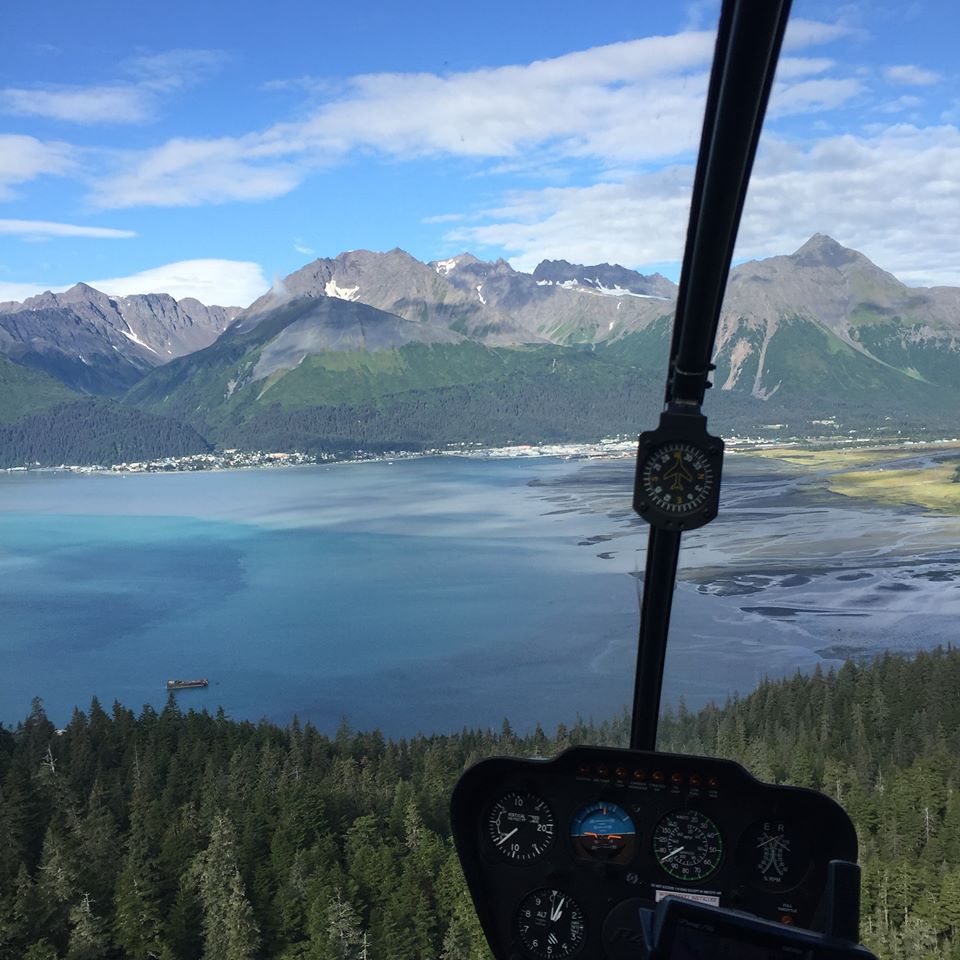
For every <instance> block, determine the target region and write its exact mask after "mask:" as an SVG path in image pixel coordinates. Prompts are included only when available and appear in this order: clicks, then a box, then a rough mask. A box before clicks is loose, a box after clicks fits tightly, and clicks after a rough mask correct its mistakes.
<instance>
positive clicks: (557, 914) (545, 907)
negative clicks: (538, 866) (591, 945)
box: [516, 888, 587, 960]
mask: <svg viewBox="0 0 960 960" xmlns="http://www.w3.org/2000/svg"><path fill="white" fill-rule="evenodd" d="M516 925H517V934H518V935H519V937H520V942H521V943H522V944H523V945H524V947H526V949H527V951H528V952H529V953H530V954H531V955H532V956H534V957H544V958H546V960H557V958H563V957H572V956H573V955H574V954H576V953H579V952H580V949H581V948H582V947H583V944H584V941H585V939H586V936H587V931H586V927H585V926H584V924H583V913H582V911H581V910H580V907H579V905H578V904H577V902H576V901H575V900H572V899H571V898H570V897H568V896H567V895H566V894H565V893H561V891H559V890H552V889H549V888H547V889H543V890H534V892H533V893H531V894H529V895H528V896H526V897H524V899H523V902H522V903H521V904H520V906H519V908H518V909H517V924H516Z"/></svg>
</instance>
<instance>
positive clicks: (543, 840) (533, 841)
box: [487, 791, 556, 862]
mask: <svg viewBox="0 0 960 960" xmlns="http://www.w3.org/2000/svg"><path fill="white" fill-rule="evenodd" d="M555 832H556V830H555V824H554V819H553V811H552V810H551V809H550V807H549V805H548V804H547V802H546V800H543V799H541V798H540V797H538V796H536V795H535V794H532V793H521V792H520V791H513V792H511V793H506V794H504V795H503V796H502V797H501V798H500V799H499V800H498V801H497V802H496V803H495V804H494V805H493V806H492V807H491V808H490V813H489V814H488V815H487V835H488V836H489V837H490V840H491V842H492V843H493V849H494V850H496V852H497V853H498V854H499V855H500V856H502V857H504V858H506V859H507V860H516V861H518V862H520V861H523V860H534V859H536V858H537V857H539V856H541V855H542V854H543V853H545V852H546V850H547V848H548V847H549V846H550V844H551V843H553V838H554V834H555Z"/></svg>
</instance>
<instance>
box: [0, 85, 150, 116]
mask: <svg viewBox="0 0 960 960" xmlns="http://www.w3.org/2000/svg"><path fill="white" fill-rule="evenodd" d="M0 103H2V104H3V107H4V110H5V111H6V112H7V113H15V114H19V115H21V116H34V117H48V118H49V119H51V120H66V121H68V122H69V123H80V124H86V123H142V122H143V121H144V120H146V119H147V118H148V117H149V116H150V115H151V113H152V100H151V98H150V97H148V96H146V94H145V91H143V90H139V89H137V88H136V87H122V86H114V87H46V88H42V89H34V90H30V89H26V88H16V87H7V88H6V89H5V90H3V91H0Z"/></svg>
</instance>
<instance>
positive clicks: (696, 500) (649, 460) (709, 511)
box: [633, 413, 723, 530]
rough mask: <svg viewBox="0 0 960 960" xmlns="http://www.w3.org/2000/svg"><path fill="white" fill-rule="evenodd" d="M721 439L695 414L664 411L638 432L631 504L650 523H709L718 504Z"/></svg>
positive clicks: (684, 526)
mask: <svg viewBox="0 0 960 960" xmlns="http://www.w3.org/2000/svg"><path fill="white" fill-rule="evenodd" d="M722 461H723V442H722V441H721V440H719V439H718V438H717V437H712V436H710V434H708V433H707V431H706V420H705V419H704V418H703V417H702V416H699V415H693V414H676V413H664V414H662V415H661V417H660V426H659V427H657V429H656V430H652V431H648V432H646V433H642V434H641V435H640V449H639V451H638V454H637V475H636V481H635V484H634V491H633V507H634V509H635V510H636V511H637V513H639V514H640V516H641V517H643V518H644V519H645V520H647V521H648V522H649V523H651V524H652V525H653V526H656V527H663V528H664V529H668V530H692V529H694V528H695V527H701V526H703V525H704V524H705V523H709V522H710V521H711V520H712V519H713V518H714V517H715V516H716V515H717V508H718V506H719V502H720V470H721V466H722Z"/></svg>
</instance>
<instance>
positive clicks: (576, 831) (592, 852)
mask: <svg viewBox="0 0 960 960" xmlns="http://www.w3.org/2000/svg"><path fill="white" fill-rule="evenodd" d="M570 837H571V839H572V840H573V844H574V849H575V851H576V854H577V856H578V857H580V858H581V859H589V860H610V861H612V862H614V863H626V862H627V861H628V860H631V859H632V858H633V855H634V853H635V852H636V846H637V828H636V827H635V826H634V825H633V820H632V819H631V817H630V814H629V813H627V811H626V810H624V809H623V807H621V806H620V805H619V804H616V803H610V802H608V801H606V800H598V801H597V802H596V803H591V804H588V805H587V806H585V807H584V808H583V809H582V810H581V811H580V812H579V813H578V814H577V815H576V816H575V817H574V818H573V822H572V823H571V824H570Z"/></svg>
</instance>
